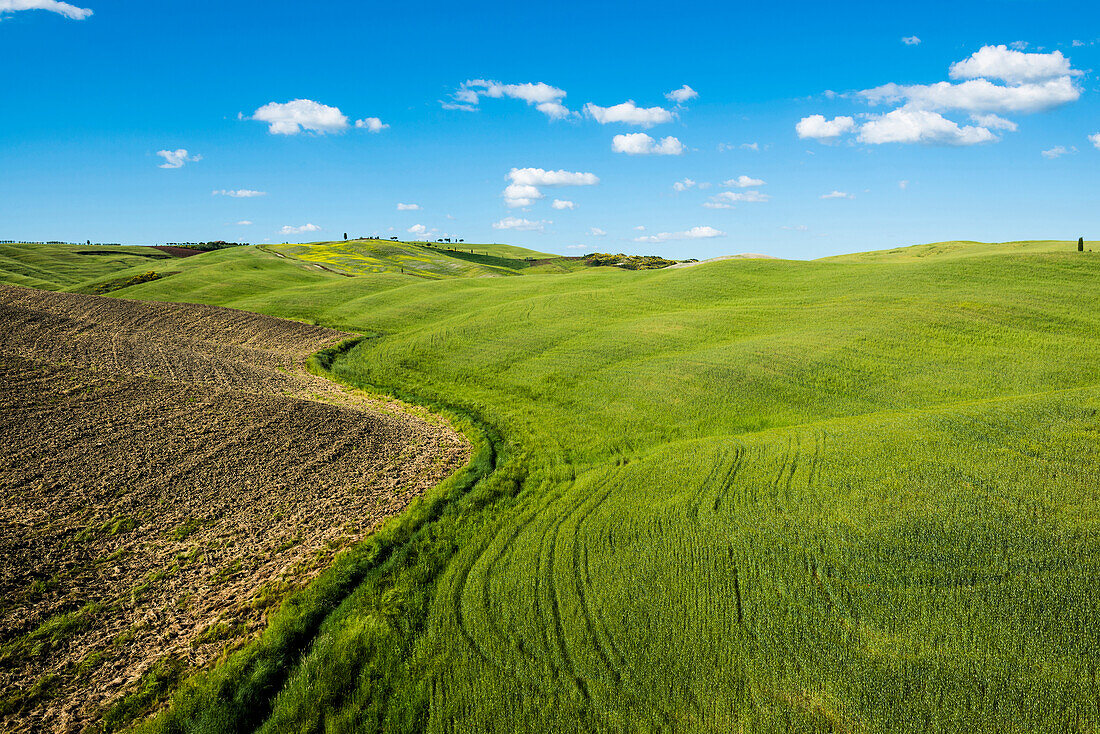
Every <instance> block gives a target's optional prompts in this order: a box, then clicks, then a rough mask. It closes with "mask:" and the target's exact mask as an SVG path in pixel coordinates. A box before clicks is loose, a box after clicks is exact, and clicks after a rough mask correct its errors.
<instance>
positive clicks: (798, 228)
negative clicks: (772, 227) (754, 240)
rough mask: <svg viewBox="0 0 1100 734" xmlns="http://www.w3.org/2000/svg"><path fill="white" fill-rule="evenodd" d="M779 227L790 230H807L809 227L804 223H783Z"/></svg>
mask: <svg viewBox="0 0 1100 734" xmlns="http://www.w3.org/2000/svg"><path fill="white" fill-rule="evenodd" d="M780 229H787V230H790V231H792V232H808V231H809V230H810V228H809V227H807V226H806V225H805V224H796V225H794V226H793V227H789V226H787V225H783V226H782V227H780Z"/></svg>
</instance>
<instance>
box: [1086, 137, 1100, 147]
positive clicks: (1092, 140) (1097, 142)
mask: <svg viewBox="0 0 1100 734" xmlns="http://www.w3.org/2000/svg"><path fill="white" fill-rule="evenodd" d="M1089 142H1090V143H1092V144H1093V145H1095V146H1096V148H1097V149H1100V133H1096V134H1095V135H1089Z"/></svg>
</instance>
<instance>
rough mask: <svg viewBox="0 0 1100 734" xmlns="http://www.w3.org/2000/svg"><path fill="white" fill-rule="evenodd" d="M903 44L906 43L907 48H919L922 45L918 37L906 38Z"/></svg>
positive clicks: (902, 40)
mask: <svg viewBox="0 0 1100 734" xmlns="http://www.w3.org/2000/svg"><path fill="white" fill-rule="evenodd" d="M901 42H902V43H904V44H905V45H906V46H919V45H920V39H919V38H917V37H916V36H906V37H905V38H903V39H901Z"/></svg>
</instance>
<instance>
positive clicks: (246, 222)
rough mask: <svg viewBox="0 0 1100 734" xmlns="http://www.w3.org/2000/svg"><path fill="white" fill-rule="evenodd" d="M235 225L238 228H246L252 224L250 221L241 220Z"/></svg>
mask: <svg viewBox="0 0 1100 734" xmlns="http://www.w3.org/2000/svg"><path fill="white" fill-rule="evenodd" d="M237 224H238V226H241V227H248V226H250V225H251V224H252V220H251V219H242V220H241V221H239V222H237Z"/></svg>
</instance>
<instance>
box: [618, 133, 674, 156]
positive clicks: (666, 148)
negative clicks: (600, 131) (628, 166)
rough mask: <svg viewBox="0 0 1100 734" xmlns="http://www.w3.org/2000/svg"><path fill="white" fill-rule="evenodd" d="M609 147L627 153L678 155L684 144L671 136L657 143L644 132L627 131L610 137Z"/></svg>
mask: <svg viewBox="0 0 1100 734" xmlns="http://www.w3.org/2000/svg"><path fill="white" fill-rule="evenodd" d="M611 149H612V150H613V151H615V152H616V153H626V154H627V155H680V154H681V153H683V152H684V144H683V143H681V142H680V141H679V140H677V139H676V138H674V137H672V136H669V137H667V138H662V139H661V141H660V142H659V143H658V142H657V141H656V140H654V139H653V138H651V137H649V136H648V135H646V134H645V133H627V134H625V135H616V136H615V137H614V138H612V140H611Z"/></svg>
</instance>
